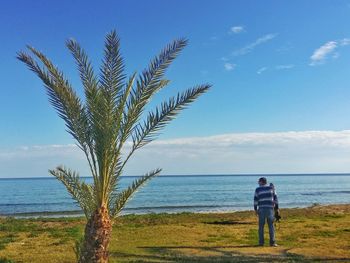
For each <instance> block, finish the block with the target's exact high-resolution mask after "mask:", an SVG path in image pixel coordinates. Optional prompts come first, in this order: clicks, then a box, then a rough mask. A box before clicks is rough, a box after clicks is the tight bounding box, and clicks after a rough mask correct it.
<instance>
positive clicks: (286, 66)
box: [276, 64, 295, 70]
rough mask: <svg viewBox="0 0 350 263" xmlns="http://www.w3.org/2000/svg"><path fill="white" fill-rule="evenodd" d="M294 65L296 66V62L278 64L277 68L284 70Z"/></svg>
mask: <svg viewBox="0 0 350 263" xmlns="http://www.w3.org/2000/svg"><path fill="white" fill-rule="evenodd" d="M294 67H295V65H294V64H285V65H278V66H276V69H277V70H283V69H292V68H294Z"/></svg>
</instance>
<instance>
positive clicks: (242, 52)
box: [232, 34, 277, 56]
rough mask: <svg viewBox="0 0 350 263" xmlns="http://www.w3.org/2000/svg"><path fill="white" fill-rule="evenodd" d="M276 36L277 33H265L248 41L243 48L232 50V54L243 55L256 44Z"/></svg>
mask: <svg viewBox="0 0 350 263" xmlns="http://www.w3.org/2000/svg"><path fill="white" fill-rule="evenodd" d="M276 36H277V34H267V35H264V36H262V37H260V38H258V39H257V40H255V41H254V42H253V43H250V44H248V45H246V46H245V47H243V48H240V49H238V50H235V51H233V52H232V55H233V56H242V55H245V54H247V53H250V52H251V51H253V50H254V49H255V48H256V47H257V46H259V45H261V44H264V43H266V42H268V41H270V40H272V39H274V38H275V37H276Z"/></svg>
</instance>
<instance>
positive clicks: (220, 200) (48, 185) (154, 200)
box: [0, 175, 350, 215]
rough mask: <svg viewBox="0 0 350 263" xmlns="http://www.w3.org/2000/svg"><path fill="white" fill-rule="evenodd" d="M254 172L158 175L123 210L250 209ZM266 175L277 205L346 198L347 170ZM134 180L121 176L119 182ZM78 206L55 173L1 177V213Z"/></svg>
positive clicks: (337, 201)
mask: <svg viewBox="0 0 350 263" xmlns="http://www.w3.org/2000/svg"><path fill="white" fill-rule="evenodd" d="M258 177H259V176H237V175H233V176H161V177H158V178H155V179H153V180H152V181H151V182H150V183H149V184H147V185H146V186H145V187H144V188H143V189H141V190H140V191H139V192H138V193H137V194H136V195H135V197H134V198H133V199H132V200H131V201H130V202H129V203H128V205H127V207H126V209H125V210H124V213H128V214H129V213H151V212H154V213H160V212H169V213H173V212H181V211H189V212H204V211H207V212H214V211H237V210H247V209H252V199H253V192H254V190H255V187H256V186H257V184H256V182H257V179H258ZM267 178H268V180H269V182H273V183H274V184H275V186H276V189H277V194H278V197H279V200H280V206H281V207H282V208H284V207H305V206H310V205H312V204H313V203H319V204H340V203H350V175H288V176H286V175H281V176H279V175H273V176H267ZM134 179H135V177H123V178H122V179H121V187H122V188H123V187H125V186H126V185H127V184H129V183H130V182H132V180H134ZM86 180H87V181H90V180H91V179H86ZM79 210H80V209H79V207H78V206H77V205H76V203H75V202H74V201H73V200H72V199H71V198H70V196H69V195H68V194H67V193H66V191H65V188H64V186H63V185H62V184H61V183H60V182H58V181H57V180H56V179H55V178H40V179H38V178H29V179H0V214H2V215H9V214H17V213H32V212H63V211H76V212H77V211H79ZM77 213H78V212H77Z"/></svg>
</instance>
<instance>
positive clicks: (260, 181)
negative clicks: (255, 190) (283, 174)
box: [259, 177, 267, 184]
mask: <svg viewBox="0 0 350 263" xmlns="http://www.w3.org/2000/svg"><path fill="white" fill-rule="evenodd" d="M259 183H261V184H267V180H266V178H265V177H260V178H259Z"/></svg>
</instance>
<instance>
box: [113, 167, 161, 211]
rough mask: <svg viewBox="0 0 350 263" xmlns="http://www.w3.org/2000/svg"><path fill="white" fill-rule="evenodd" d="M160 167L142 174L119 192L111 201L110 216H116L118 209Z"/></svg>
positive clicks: (159, 170) (157, 171)
mask: <svg viewBox="0 0 350 263" xmlns="http://www.w3.org/2000/svg"><path fill="white" fill-rule="evenodd" d="M161 171H162V170H161V169H156V170H154V171H151V172H149V173H147V174H146V175H144V176H142V177H141V178H139V179H137V180H135V181H134V182H133V183H132V184H131V185H130V186H129V187H128V188H127V189H125V190H123V191H121V192H119V193H118V194H117V195H116V196H115V198H114V200H113V203H111V216H112V217H116V216H118V214H119V213H120V211H121V210H122V209H123V208H124V206H125V205H126V203H127V202H128V201H129V200H130V199H131V197H132V196H133V195H134V194H135V193H136V192H137V190H139V189H140V187H141V186H144V185H145V184H146V183H147V182H148V181H149V180H151V179H152V178H153V177H155V176H157V175H159V173H160V172H161Z"/></svg>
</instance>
